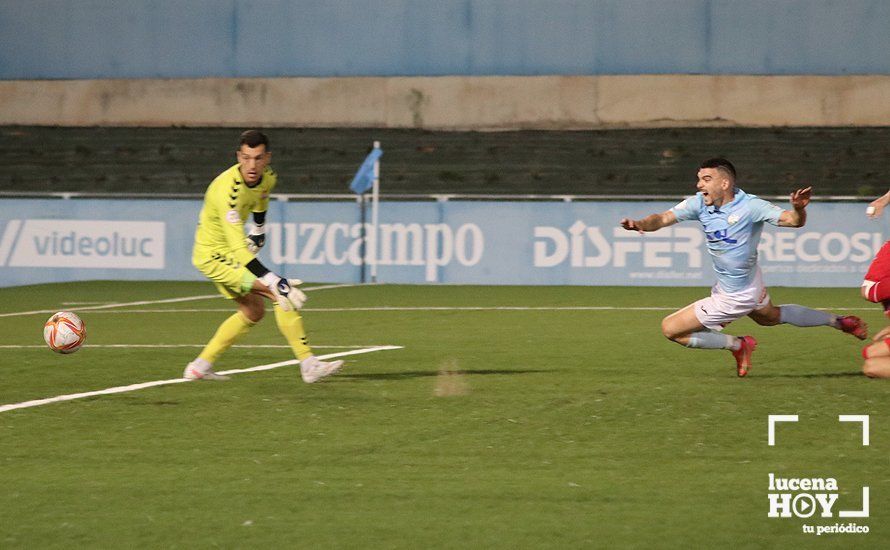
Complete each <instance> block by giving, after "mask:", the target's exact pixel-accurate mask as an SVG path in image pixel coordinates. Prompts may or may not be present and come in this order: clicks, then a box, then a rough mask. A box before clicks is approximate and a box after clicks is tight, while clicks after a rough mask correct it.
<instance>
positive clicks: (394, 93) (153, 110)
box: [0, 75, 890, 130]
mask: <svg viewBox="0 0 890 550" xmlns="http://www.w3.org/2000/svg"><path fill="white" fill-rule="evenodd" d="M0 124H4V125H10V124H23V125H67V126H92V125H110V126H170V125H182V126H253V125H257V126H296V127H379V128H427V129H479V130H490V129H515V128H541V129H555V128H563V129H570V128H577V129H587V128H609V127H662V126H721V125H725V126H856V125H860V126H882V125H890V76H836V77H827V76H702V75H643V76H598V77H593V76H587V77H582V76H575V77H558V76H549V77H415V78H374V77H369V78H274V79H266V78H261V79H174V80H150V79H141V80H74V81H0Z"/></svg>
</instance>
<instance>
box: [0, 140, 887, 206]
mask: <svg viewBox="0 0 890 550" xmlns="http://www.w3.org/2000/svg"><path fill="white" fill-rule="evenodd" d="M240 130H241V129H240V128H239V129H234V128H109V127H91V128H80V127H78V128H74V127H23V126H16V127H3V128H0V161H2V163H3V166H4V167H5V170H4V175H3V176H2V177H0V191H3V192H18V193H42V192H49V191H55V192H59V191H63V192H102V193H191V194H195V193H203V191H204V189H205V188H206V186H207V184H208V182H209V181H210V180H211V179H212V178H213V177H214V176H216V175H217V173H218V172H219V170H220V167H221V166H225V165H226V163H227V162H233V163H234V146H233V143H235V141H236V139H237V135H238V132H239V131H240ZM267 131H268V133H269V135H270V137H271V139H272V142H273V154H274V158H273V165H274V166H275V167H276V169H277V170H278V171H279V172H280V173H281V174H282V175H283V180H282V182H281V184H280V185H279V191H280V192H283V193H348V189H347V185H348V182H349V181H350V179H351V177H352V174H353V173H354V171H355V169H356V167H357V166H358V165H359V163H360V162H361V160H362V158H363V157H364V155H365V153H366V152H367V151H368V148H369V146H370V144H371V142H372V140H375V139H376V140H380V141H381V142H382V147H383V149H384V151H385V155H384V158H383V165H382V166H383V168H382V182H383V184H382V192H383V194H385V195H386V194H389V195H392V194H430V193H466V194H498V195H505V194H572V195H591V194H595V195H599V194H603V195H650V194H658V195H664V194H670V195H678V194H684V193H688V192H690V190H691V188H692V186H693V185H694V171H695V167H696V165H697V163H698V162H699V161H700V160H702V159H704V158H707V157H711V156H725V157H727V158H729V159H731V160H732V161H733V162H734V163H735V164H736V166H737V167H738V169H739V171H740V175H741V178H740V179H741V185H742V187H743V188H745V189H746V190H747V191H749V192H753V193H757V194H761V195H784V194H786V193H787V192H788V191H789V190H791V189H792V188H795V187H799V186H803V185H813V186H815V188H816V193H817V194H818V195H822V196H828V195H833V196H840V195H843V196H862V197H871V196H874V195H876V194H877V193H879V192H881V191H883V190H885V189H886V186H887V181H886V176H885V174H884V171H883V166H884V162H885V160H886V159H887V158H888V157H890V128H886V127H873V128H679V129H677V128H666V129H627V130H597V131H510V132H484V133H483V132H428V131H419V130H401V129H389V130H380V129H374V130H371V129H299V128H275V129H267ZM227 150H232V151H233V154H231V155H227V154H226V153H225V152H226V151H227Z"/></svg>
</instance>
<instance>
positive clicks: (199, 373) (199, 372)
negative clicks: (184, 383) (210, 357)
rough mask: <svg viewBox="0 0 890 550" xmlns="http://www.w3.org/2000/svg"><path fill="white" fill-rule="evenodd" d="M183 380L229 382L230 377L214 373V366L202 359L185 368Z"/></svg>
mask: <svg viewBox="0 0 890 550" xmlns="http://www.w3.org/2000/svg"><path fill="white" fill-rule="evenodd" d="M182 377H183V378H187V379H189V380H228V379H229V377H228V376H224V375H222V374H216V373H215V372H213V365H211V364H210V363H208V362H207V361H202V360H201V359H195V360H194V361H192V362H191V363H189V364H188V365H186V367H185V372H183V373H182Z"/></svg>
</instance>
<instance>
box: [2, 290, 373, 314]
mask: <svg viewBox="0 0 890 550" xmlns="http://www.w3.org/2000/svg"><path fill="white" fill-rule="evenodd" d="M351 286H360V285H357V284H352V283H344V284H337V285H321V286H311V287H308V288H304V289H303V290H304V291H305V292H309V291H312V290H328V289H331V288H345V287H351ZM211 298H219V299H222V296H220V295H219V294H204V295H201V296H185V297H182V298H168V299H166V300H142V301H139V302H119V303H112V304H102V305H99V306H86V307H79V308H77V311H88V310H89V311H95V310H101V309H110V308H115V307H129V306H147V305H152V304H172V303H176V302H190V301H195V300H209V299H211ZM57 311H59V309H58V308H56V309H35V310H32V311H16V312H12V313H0V317H15V316H16V315H36V314H38V313H55V312H57ZM226 311H231V310H230V309H229V310H226Z"/></svg>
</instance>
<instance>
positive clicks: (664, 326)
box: [661, 317, 683, 342]
mask: <svg viewBox="0 0 890 550" xmlns="http://www.w3.org/2000/svg"><path fill="white" fill-rule="evenodd" d="M669 319H670V318H669V317H668V318H665V319H664V320H663V321H662V322H661V333H662V334H664V337H665V338H667V339H668V340H670V341H672V342H676V341H677V338H679V337H681V336H682V335H683V333H682V332H680V331H678V330H677V329H676V327H675V326H674V324H673V323H671V322H670V321H669Z"/></svg>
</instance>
